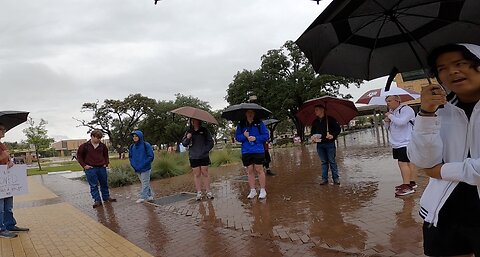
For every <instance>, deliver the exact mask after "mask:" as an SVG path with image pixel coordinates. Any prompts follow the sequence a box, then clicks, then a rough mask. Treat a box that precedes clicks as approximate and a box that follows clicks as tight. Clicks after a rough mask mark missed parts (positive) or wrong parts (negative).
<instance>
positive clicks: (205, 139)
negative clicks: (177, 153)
mask: <svg viewBox="0 0 480 257" xmlns="http://www.w3.org/2000/svg"><path fill="white" fill-rule="evenodd" d="M188 133H192V138H190V139H188V138H187V134H188ZM182 145H183V146H185V147H189V148H188V154H189V158H190V159H204V158H208V154H209V153H210V150H212V148H213V145H214V142H213V138H212V135H211V134H210V131H208V129H207V128H205V127H200V129H198V130H197V131H195V130H194V129H190V130H188V131H187V132H186V133H185V136H184V137H183V140H182Z"/></svg>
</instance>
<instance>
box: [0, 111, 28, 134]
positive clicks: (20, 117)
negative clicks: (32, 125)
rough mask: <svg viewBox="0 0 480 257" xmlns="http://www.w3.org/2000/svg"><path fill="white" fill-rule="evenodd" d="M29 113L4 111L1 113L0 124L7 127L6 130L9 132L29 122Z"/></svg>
mask: <svg viewBox="0 0 480 257" xmlns="http://www.w3.org/2000/svg"><path fill="white" fill-rule="evenodd" d="M27 118H28V112H20V111H3V112H0V123H1V124H2V125H3V126H5V129H6V130H7V131H9V130H10V129H12V128H14V127H16V126H17V125H19V124H22V123H24V122H25V121H27Z"/></svg>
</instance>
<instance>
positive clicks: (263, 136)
mask: <svg viewBox="0 0 480 257" xmlns="http://www.w3.org/2000/svg"><path fill="white" fill-rule="evenodd" d="M259 128H260V134H259V135H258V136H256V137H255V141H257V142H258V143H261V144H263V143H265V142H267V141H268V137H269V135H268V129H267V126H265V124H263V122H260V127H259Z"/></svg>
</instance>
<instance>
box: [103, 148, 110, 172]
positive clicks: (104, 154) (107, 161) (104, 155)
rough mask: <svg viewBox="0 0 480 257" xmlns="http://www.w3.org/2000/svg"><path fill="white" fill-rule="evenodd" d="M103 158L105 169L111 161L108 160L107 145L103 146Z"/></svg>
mask: <svg viewBox="0 0 480 257" xmlns="http://www.w3.org/2000/svg"><path fill="white" fill-rule="evenodd" d="M101 144H103V143H101ZM103 158H105V167H107V166H108V165H109V164H110V159H109V158H108V147H107V146H106V145H105V144H103Z"/></svg>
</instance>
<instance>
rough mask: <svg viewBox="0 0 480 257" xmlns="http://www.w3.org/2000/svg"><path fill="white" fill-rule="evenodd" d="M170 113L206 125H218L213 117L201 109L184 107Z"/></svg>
mask: <svg viewBox="0 0 480 257" xmlns="http://www.w3.org/2000/svg"><path fill="white" fill-rule="evenodd" d="M170 112H173V113H176V114H180V115H183V116H185V117H188V118H193V119H197V120H203V121H206V122H208V123H213V124H215V125H218V121H217V120H216V119H215V117H213V115H211V114H210V113H209V112H207V111H204V110H202V109H198V108H194V107H190V106H184V107H180V108H177V109H175V110H172V111H170Z"/></svg>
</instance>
